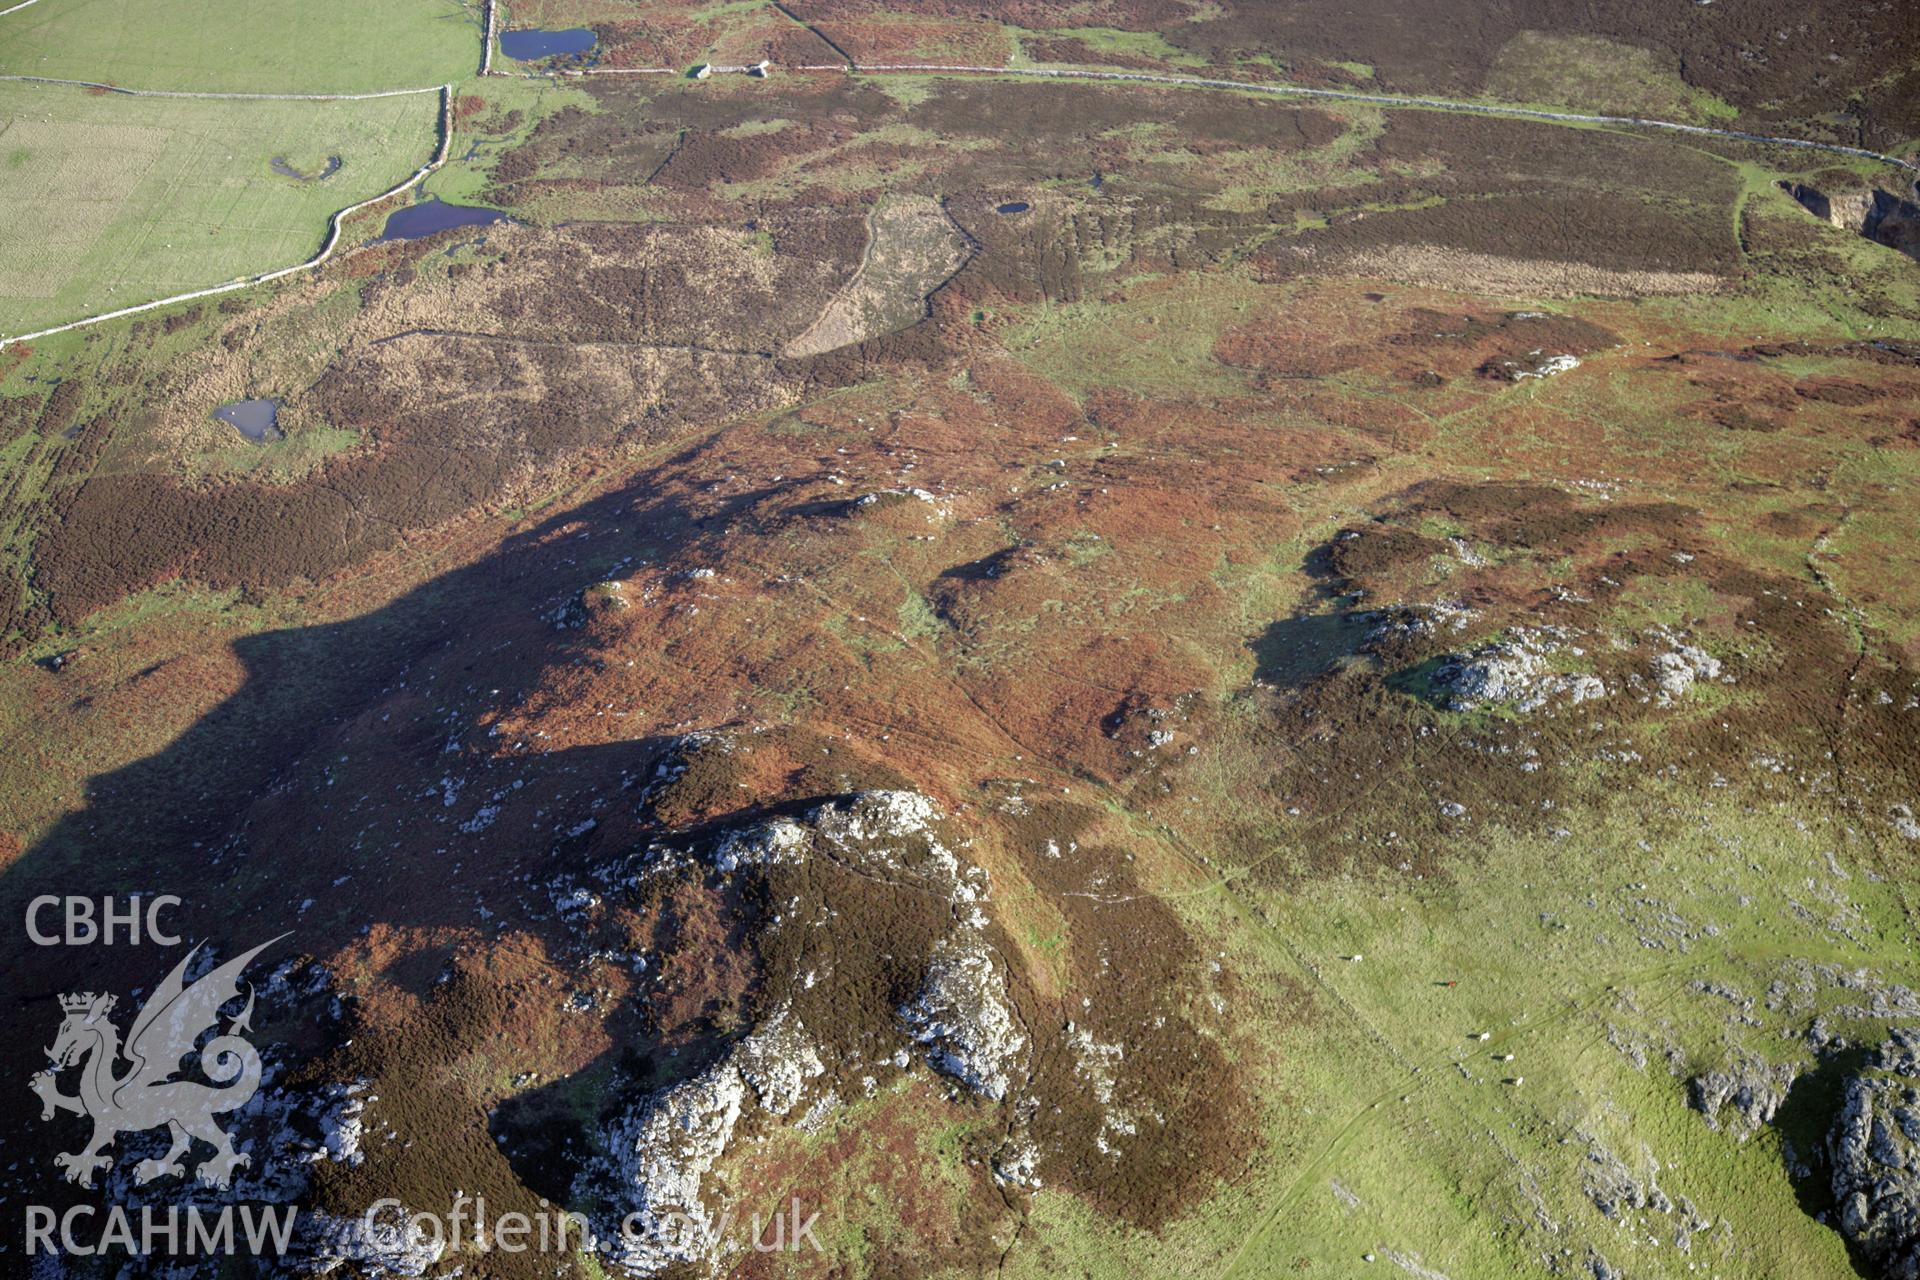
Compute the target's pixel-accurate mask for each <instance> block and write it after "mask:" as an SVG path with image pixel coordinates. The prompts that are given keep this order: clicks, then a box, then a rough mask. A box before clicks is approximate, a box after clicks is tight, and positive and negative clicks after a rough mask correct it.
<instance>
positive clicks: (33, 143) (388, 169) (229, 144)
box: [0, 83, 439, 333]
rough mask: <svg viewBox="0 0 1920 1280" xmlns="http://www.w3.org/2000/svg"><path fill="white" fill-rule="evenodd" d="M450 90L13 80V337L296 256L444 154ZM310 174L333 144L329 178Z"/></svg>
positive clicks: (6, 215) (2, 296) (2, 230)
mask: <svg viewBox="0 0 1920 1280" xmlns="http://www.w3.org/2000/svg"><path fill="white" fill-rule="evenodd" d="M438 113H439V99H438V95H435V94H417V95H413V96H409V97H404V98H380V99H375V100H372V101H365V102H221V101H211V100H193V99H136V98H128V97H122V96H118V95H103V94H94V93H89V92H87V91H85V90H80V89H67V88H61V87H57V86H48V85H31V84H17V83H15V84H0V175H4V176H0V246H4V253H0V333H20V332H24V331H28V330H31V329H34V328H37V327H41V326H47V325H55V324H60V323H63V322H65V321H68V320H74V319H78V318H79V317H81V316H85V315H90V314H94V313H97V312H102V311H110V310H113V309H115V308H118V307H127V306H133V305H135V304H137V303H142V302H150V301H153V300H155V299H158V298H164V297H168V296H170V295H173V294H177V293H184V292H187V291H189V290H193V289H202V288H207V287H209V286H211V285H216V284H219V283H221V282H223V281H226V280H230V279H233V278H234V277H236V276H241V275H249V274H253V273H255V272H260V271H266V270H270V269H273V268H276V267H286V266H292V265H294V264H296V263H298V262H300V261H302V260H303V259H305V258H307V257H310V256H311V255H312V254H313V253H314V252H315V251H316V250H318V248H319V246H320V244H321V242H322V240H323V239H324V237H325V235H326V228H327V219H328V218H329V216H330V215H332V214H333V213H334V212H335V211H336V210H339V209H343V208H345V207H346V206H348V205H350V204H354V203H356V202H358V201H360V200H364V199H366V198H367V197H369V196H372V195H377V194H378V193H380V192H382V191H385V190H386V189H387V188H389V187H391V186H393V185H394V184H395V183H397V182H399V181H400V180H401V179H402V178H404V177H406V176H407V175H408V174H409V173H411V172H412V171H413V170H414V169H415V168H417V167H418V166H419V165H421V164H422V163H424V162H425V161H426V160H427V159H428V157H429V156H431V155H432V153H433V148H434V145H435V143H434V138H435V128H436V118H437V116H438ZM276 156H278V157H283V158H284V159H285V160H286V162H287V164H288V165H290V166H292V167H293V168H295V169H296V170H298V171H300V172H303V173H314V172H318V171H319V170H320V169H322V168H323V167H324V166H325V164H326V163H327V160H328V158H329V157H331V156H338V157H340V159H341V167H340V169H339V171H338V172H337V173H335V174H334V175H333V176H331V177H329V178H327V179H325V180H324V181H313V182H299V181H295V180H294V179H291V178H287V177H283V176H280V175H278V174H276V173H274V171H273V169H272V167H271V166H272V162H273V159H274V158H275V157H276Z"/></svg>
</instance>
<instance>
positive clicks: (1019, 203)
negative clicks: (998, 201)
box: [994, 200, 1033, 213]
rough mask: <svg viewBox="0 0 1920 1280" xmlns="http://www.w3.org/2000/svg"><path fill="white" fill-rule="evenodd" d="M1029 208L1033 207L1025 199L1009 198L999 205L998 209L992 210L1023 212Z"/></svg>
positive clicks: (997, 211)
mask: <svg viewBox="0 0 1920 1280" xmlns="http://www.w3.org/2000/svg"><path fill="white" fill-rule="evenodd" d="M1031 208H1033V206H1032V205H1030V204H1028V203H1027V202H1026V201H1025V200H1009V201H1007V202H1006V203H1005V204H1003V205H1001V206H1000V207H999V208H998V209H995V210H994V212H995V213H1025V212H1026V211H1027V210H1029V209H1031Z"/></svg>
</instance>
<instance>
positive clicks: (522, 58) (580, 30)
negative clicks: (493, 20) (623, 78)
mask: <svg viewBox="0 0 1920 1280" xmlns="http://www.w3.org/2000/svg"><path fill="white" fill-rule="evenodd" d="M597 38H598V37H596V36H595V35H594V34H593V32H591V31H589V30H587V28H585V27H568V28H567V29H566V30H565V31H502V32H501V33H500V52H502V53H504V54H506V55H507V56H508V57H509V58H512V59H514V60H515V61H516V62H535V61H538V60H539V59H541V58H557V57H559V56H560V55H562V54H567V53H585V52H586V51H587V50H589V49H591V48H593V45H594V41H595V40H596V39H597Z"/></svg>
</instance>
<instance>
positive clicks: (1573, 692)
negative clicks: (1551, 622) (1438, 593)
mask: <svg viewBox="0 0 1920 1280" xmlns="http://www.w3.org/2000/svg"><path fill="white" fill-rule="evenodd" d="M1567 649H1570V646H1568V645H1567V643H1566V640H1565V637H1564V636H1563V635H1562V634H1561V633H1560V632H1558V631H1557V630H1555V629H1553V628H1548V627H1537V628H1534V627H1522V628H1516V629H1515V630H1514V631H1512V632H1511V633H1509V634H1507V635H1506V636H1503V637H1501V638H1500V639H1499V640H1496V641H1494V642H1493V643H1491V644H1487V645H1482V646H1481V647H1480V648H1478V649H1475V650H1473V651H1472V652H1470V653H1465V654H1457V655H1453V656H1450V657H1448V658H1446V659H1445V660H1443V661H1442V663H1441V664H1440V667H1439V669H1438V670H1437V671H1436V672H1435V674H1434V685H1435V687H1436V688H1438V689H1440V690H1441V691H1443V693H1444V695H1445V698H1446V701H1447V704H1448V705H1449V706H1451V707H1452V708H1453V709H1454V710H1456V711H1471V710H1473V709H1475V708H1477V707H1485V706H1492V705H1497V706H1505V707H1511V708H1512V709H1514V710H1516V711H1538V710H1540V709H1541V708H1543V707H1545V706H1547V705H1548V704H1550V703H1555V702H1559V703H1564V704H1566V705H1568V706H1577V705H1579V704H1580V703H1582V702H1588V701H1592V700H1593V699H1596V698H1604V697H1606V696H1607V686H1606V683H1605V682H1604V681H1602V680H1601V679H1600V678H1599V677H1598V676H1594V675H1588V674H1585V673H1582V672H1563V671H1553V670H1551V669H1550V667H1549V664H1548V658H1549V655H1552V654H1557V653H1559V652H1561V651H1562V650H1567ZM1570 651H1571V653H1572V656H1574V657H1578V656H1580V655H1579V652H1578V649H1577V648H1571V649H1570Z"/></svg>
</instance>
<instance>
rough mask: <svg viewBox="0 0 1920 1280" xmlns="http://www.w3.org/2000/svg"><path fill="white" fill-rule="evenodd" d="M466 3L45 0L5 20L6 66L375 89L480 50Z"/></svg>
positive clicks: (226, 89)
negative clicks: (320, 3) (321, 3)
mask: <svg viewBox="0 0 1920 1280" xmlns="http://www.w3.org/2000/svg"><path fill="white" fill-rule="evenodd" d="M479 15H480V9H479V6H478V5H475V6H474V7H473V8H471V9H469V8H468V7H467V6H465V5H463V4H461V3H459V0H330V2H329V3H327V4H323V5H319V4H301V3H299V2H298V0H250V2H249V3H239V2H238V0H40V3H38V4H35V5H33V6H31V7H30V8H26V9H22V10H21V11H19V12H18V13H14V14H9V15H8V16H7V17H5V18H0V73H3V74H8V75H30V76H51V77H55V78H58V79H69V80H95V81H100V82H103V83H107V84H116V85H125V86H126V87H128V88H134V89H178V90H188V91H193V92H201V93H371V92H377V91H379V90H383V89H413V88H418V87H421V86H423V85H434V84H444V83H445V82H447V81H448V80H452V79H455V78H456V77H459V76H463V75H468V74H471V73H472V72H473V70H474V69H475V68H476V67H477V65H478V63H479V59H480V16H479Z"/></svg>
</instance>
